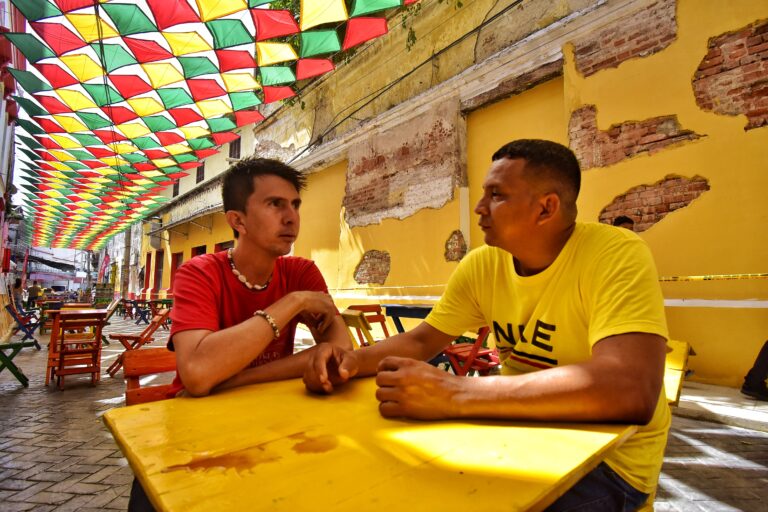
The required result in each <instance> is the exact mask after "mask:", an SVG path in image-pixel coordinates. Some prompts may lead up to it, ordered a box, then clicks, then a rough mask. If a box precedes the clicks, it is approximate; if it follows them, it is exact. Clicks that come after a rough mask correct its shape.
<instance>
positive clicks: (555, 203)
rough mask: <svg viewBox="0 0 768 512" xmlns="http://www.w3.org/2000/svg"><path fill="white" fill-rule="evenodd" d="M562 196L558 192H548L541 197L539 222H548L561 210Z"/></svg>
mask: <svg viewBox="0 0 768 512" xmlns="http://www.w3.org/2000/svg"><path fill="white" fill-rule="evenodd" d="M561 206H562V204H561V202H560V196H559V195H557V193H556V192H547V193H546V194H544V195H542V196H541V197H540V198H539V218H538V222H537V223H538V224H539V225H541V224H546V223H547V222H549V221H550V220H552V219H553V218H554V217H555V215H556V214H557V213H558V212H559V211H560V207H561Z"/></svg>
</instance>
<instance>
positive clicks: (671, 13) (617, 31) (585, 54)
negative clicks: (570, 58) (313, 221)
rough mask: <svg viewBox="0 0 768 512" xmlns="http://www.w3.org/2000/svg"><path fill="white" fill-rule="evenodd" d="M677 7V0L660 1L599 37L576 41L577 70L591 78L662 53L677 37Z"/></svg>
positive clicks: (622, 21)
mask: <svg viewBox="0 0 768 512" xmlns="http://www.w3.org/2000/svg"><path fill="white" fill-rule="evenodd" d="M676 6H677V2H676V1H675V0H659V1H658V2H656V3H653V4H651V5H649V6H648V7H646V8H644V9H641V10H639V11H637V12H635V13H633V14H632V15H630V16H626V17H624V18H622V19H620V20H619V21H617V22H616V23H614V24H613V25H611V26H610V27H608V28H606V29H604V30H603V31H601V32H599V33H597V34H594V35H592V36H590V37H588V38H584V39H579V40H576V41H574V42H573V45H574V47H573V50H574V57H575V63H576V69H578V70H579V72H580V73H581V74H582V75H584V76H590V75H593V74H595V73H597V72H598V71H600V70H601V69H607V68H615V67H618V66H619V64H621V63H622V62H624V61H626V60H629V59H632V58H636V57H647V56H649V55H653V54H654V53H657V52H660V51H661V50H663V49H664V48H666V47H667V46H669V45H670V44H671V43H672V41H674V40H675V38H676V37H677V19H676V17H675V7H676Z"/></svg>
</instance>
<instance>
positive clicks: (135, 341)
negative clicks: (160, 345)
mask: <svg viewBox="0 0 768 512" xmlns="http://www.w3.org/2000/svg"><path fill="white" fill-rule="evenodd" d="M170 312H171V310H170V309H161V310H159V311H158V312H157V313H158V314H157V315H155V316H154V317H153V318H152V321H151V322H149V325H147V326H146V327H145V328H144V330H143V331H141V332H140V333H139V334H118V333H113V334H110V335H109V339H110V340H117V341H119V342H120V343H122V344H123V346H124V347H125V352H123V353H122V354H120V355H119V356H117V359H115V362H113V363H112V364H111V365H110V366H109V368H107V373H109V376H110V377H114V376H115V374H116V373H117V372H118V371H119V370H120V368H121V367H122V366H123V356H125V353H126V352H128V351H130V350H136V349H137V348H139V347H141V346H142V345H145V344H147V343H149V342H151V341H152V340H153V339H154V338H153V335H154V334H155V331H156V330H157V329H158V327H160V326H161V325H162V324H163V323H164V322H165V321H166V320H167V319H168V314H169V313H170Z"/></svg>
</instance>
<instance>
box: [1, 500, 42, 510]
mask: <svg viewBox="0 0 768 512" xmlns="http://www.w3.org/2000/svg"><path fill="white" fill-rule="evenodd" d="M35 506H36V505H35V504H34V503H12V502H10V501H5V500H4V501H3V512H24V511H26V510H32V509H33V508H35Z"/></svg>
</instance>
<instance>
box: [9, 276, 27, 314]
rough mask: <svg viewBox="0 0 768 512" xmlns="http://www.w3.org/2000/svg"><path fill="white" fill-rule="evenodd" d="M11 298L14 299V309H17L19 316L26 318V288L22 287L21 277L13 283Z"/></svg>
mask: <svg viewBox="0 0 768 512" xmlns="http://www.w3.org/2000/svg"><path fill="white" fill-rule="evenodd" d="M11 297H12V299H13V307H15V308H16V312H17V313H18V314H19V315H22V316H26V315H27V312H26V311H24V288H22V287H21V278H20V277H17V278H16V281H14V282H13V288H12V289H11Z"/></svg>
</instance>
